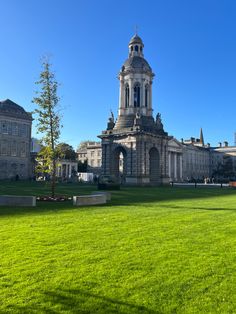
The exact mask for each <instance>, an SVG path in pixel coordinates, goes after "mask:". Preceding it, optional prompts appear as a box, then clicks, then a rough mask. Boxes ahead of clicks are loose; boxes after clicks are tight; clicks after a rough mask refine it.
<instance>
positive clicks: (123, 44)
mask: <svg viewBox="0 0 236 314" xmlns="http://www.w3.org/2000/svg"><path fill="white" fill-rule="evenodd" d="M0 12H1V18H0V39H1V49H0V99H1V100H3V99H6V98H9V99H11V100H13V101H14V102H16V103H18V104H19V105H21V106H23V107H24V108H25V109H26V110H27V111H32V110H33V109H34V104H32V103H31V100H32V98H33V97H34V91H35V90H36V86H35V84H34V82H35V81H37V79H38V77H39V73H40V71H41V65H40V58H41V56H43V55H45V54H47V55H50V56H51V62H52V64H53V69H54V71H55V73H56V78H57V80H58V81H59V82H60V84H61V85H60V88H59V91H58V94H59V96H60V97H61V107H62V109H63V111H62V113H63V118H62V123H63V125H64V126H63V129H62V133H61V141H65V142H67V143H69V144H71V145H73V146H74V147H75V148H76V147H77V145H78V144H79V142H80V141H82V140H87V139H90V140H97V138H96V136H97V135H98V134H100V133H101V131H102V130H104V129H105V128H106V123H107V119H108V117H109V114H110V109H111V110H112V111H113V112H114V114H115V116H117V111H118V98H119V81H118V79H117V75H118V72H119V70H120V68H121V66H122V64H123V62H124V61H125V59H126V58H127V55H128V42H129V40H130V38H131V37H132V36H133V34H134V31H135V25H138V34H139V36H140V37H141V38H142V39H143V42H144V45H145V47H144V56H145V58H146V59H147V61H148V62H149V64H150V65H151V67H152V69H153V71H154V73H155V74H156V76H155V78H154V83H153V109H154V114H155V115H156V113H157V112H160V113H161V114H162V119H163V123H164V128H165V130H166V131H167V132H168V133H169V134H170V135H173V136H175V137H176V138H177V139H181V138H189V137H191V136H193V137H198V136H199V132H200V128H201V127H202V128H203V132H204V137H205V141H206V142H210V143H211V145H217V143H218V142H219V141H224V140H228V141H229V143H230V144H231V145H233V144H234V132H235V131H236V123H235V117H236V1H234V0H153V1H145V2H144V1H139V0H136V1H133V0H130V1H128V0H120V1H108V0H107V1H105V0H99V1H96V0H94V1H89V0H87V1H80V0H67V1H66V0H40V1H34V0H20V1H19V0H0ZM34 125H35V122H34ZM33 136H36V137H39V135H37V134H36V131H35V127H33Z"/></svg>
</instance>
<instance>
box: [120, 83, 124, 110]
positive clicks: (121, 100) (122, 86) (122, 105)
mask: <svg viewBox="0 0 236 314" xmlns="http://www.w3.org/2000/svg"><path fill="white" fill-rule="evenodd" d="M124 93H125V91H124V80H123V79H120V96H119V115H120V114H122V113H123V110H122V109H123V108H124V106H125V104H124Z"/></svg>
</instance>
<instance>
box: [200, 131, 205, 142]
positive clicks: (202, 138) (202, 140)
mask: <svg viewBox="0 0 236 314" xmlns="http://www.w3.org/2000/svg"><path fill="white" fill-rule="evenodd" d="M200 143H201V144H202V146H204V137H203V132H202V128H201V130H200Z"/></svg>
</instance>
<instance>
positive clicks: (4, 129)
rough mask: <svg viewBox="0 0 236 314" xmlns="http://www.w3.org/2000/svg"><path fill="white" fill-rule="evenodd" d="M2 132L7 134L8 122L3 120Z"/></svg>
mask: <svg viewBox="0 0 236 314" xmlns="http://www.w3.org/2000/svg"><path fill="white" fill-rule="evenodd" d="M2 134H7V122H6V121H2Z"/></svg>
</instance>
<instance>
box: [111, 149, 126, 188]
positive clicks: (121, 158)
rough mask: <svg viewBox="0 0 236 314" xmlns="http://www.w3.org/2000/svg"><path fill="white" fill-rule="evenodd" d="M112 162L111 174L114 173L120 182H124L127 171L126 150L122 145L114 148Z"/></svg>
mask: <svg viewBox="0 0 236 314" xmlns="http://www.w3.org/2000/svg"><path fill="white" fill-rule="evenodd" d="M112 163H113V167H112V174H113V175H115V177H116V178H118V179H119V181H120V182H121V183H125V178H126V173H127V152H126V150H125V149H124V148H123V147H121V146H119V147H117V148H116V149H115V150H114V152H113V156H112Z"/></svg>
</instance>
